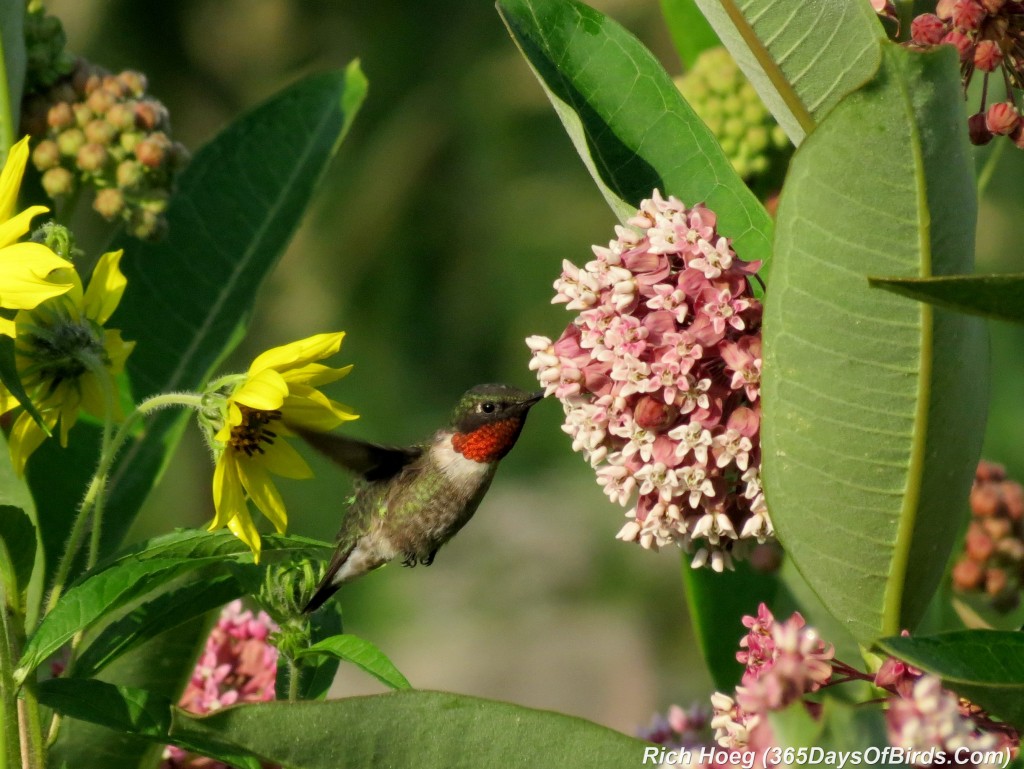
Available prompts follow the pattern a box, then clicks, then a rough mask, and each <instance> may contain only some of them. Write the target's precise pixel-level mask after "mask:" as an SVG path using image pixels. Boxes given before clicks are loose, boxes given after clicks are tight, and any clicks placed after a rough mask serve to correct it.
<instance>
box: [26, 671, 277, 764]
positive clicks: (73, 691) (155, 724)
mask: <svg viewBox="0 0 1024 769" xmlns="http://www.w3.org/2000/svg"><path fill="white" fill-rule="evenodd" d="M38 692H39V701H40V702H41V703H42V704H44V705H46V706H47V707H50V708H53V709H54V710H55V711H57V712H58V713H60V714H62V715H64V716H67V717H68V718H75V719H80V720H83V721H88V722H90V723H94V724H99V725H100V726H104V727H106V728H108V729H112V730H114V731H117V732H123V733H127V734H132V735H135V736H138V737H143V738H145V739H147V740H151V741H155V742H158V743H161V744H166V743H168V742H176V743H177V744H179V745H181V746H182V747H184V748H187V749H199V750H201V751H202V752H203V753H204V754H205V755H208V756H210V757H211V758H216V759H217V760H219V761H223V762H226V763H230V764H237V765H239V766H245V767H251V768H252V769H259V762H258V761H255V760H254V759H253V758H251V754H249V753H248V751H244V750H239V749H237V748H224V747H222V746H220V745H219V744H218V741H217V740H216V739H215V738H213V737H211V738H210V739H205V740H201V741H198V742H197V741H193V740H190V739H188V738H185V739H184V740H181V741H179V740H177V739H175V738H171V737H170V735H169V732H170V727H171V712H172V704H171V702H170V700H168V699H167V698H166V697H161V696H159V695H156V694H153V693H152V692H148V691H146V690H144V689H136V688H133V687H128V686H115V685H113V684H108V683H105V682H103V681H94V680H85V679H79V678H54V679H51V680H49V681H42V682H41V683H40V684H39V688H38ZM79 758H81V756H79ZM95 758H96V756H92V759H95Z"/></svg>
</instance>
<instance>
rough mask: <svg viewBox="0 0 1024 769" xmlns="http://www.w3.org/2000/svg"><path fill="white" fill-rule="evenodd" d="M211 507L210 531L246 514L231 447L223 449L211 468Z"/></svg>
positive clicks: (236, 465)
mask: <svg viewBox="0 0 1024 769" xmlns="http://www.w3.org/2000/svg"><path fill="white" fill-rule="evenodd" d="M213 508H214V510H215V511H216V515H214V517H213V521H212V522H211V523H210V526H209V530H210V531H213V530H214V529H219V528H221V527H223V526H227V525H228V521H230V520H231V519H232V518H234V517H235V516H237V515H241V514H243V513H244V514H246V515H248V510H247V508H246V506H245V494H244V493H243V491H242V481H241V480H240V479H239V477H238V462H237V461H236V457H235V452H234V451H233V450H232V449H225V450H224V453H223V454H221V455H220V459H218V460H217V465H216V467H214V468H213Z"/></svg>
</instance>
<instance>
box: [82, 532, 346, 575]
mask: <svg viewBox="0 0 1024 769" xmlns="http://www.w3.org/2000/svg"><path fill="white" fill-rule="evenodd" d="M324 550H333V545H331V544H329V543H327V542H322V541H321V540H318V539H310V538H309V537H300V536H296V535H294V534H291V535H284V534H265V535H263V552H264V553H310V554H315V555H318V556H322V555H323V551H324ZM149 558H182V559H188V558H223V559H228V558H232V559H233V560H239V559H241V560H243V561H249V560H251V551H250V550H249V548H248V547H247V546H246V545H245V543H244V542H242V541H241V540H240V539H239V538H238V537H236V536H235V535H234V534H232V533H231V532H230V531H227V530H220V531H213V532H210V531H206V530H205V529H176V530H175V531H172V532H171V533H169V534H161V535H160V536H159V537H153V538H152V539H147V540H144V541H142V542H139V543H137V544H135V545H132V546H131V547H128V548H125V549H124V550H122V551H121V552H120V553H118V554H117V555H115V556H112V557H111V558H109V559H107V560H106V561H105V562H103V563H101V564H99V565H98V566H97V567H96V568H95V569H94V571H102V570H103V569H106V568H110V567H111V566H114V565H116V564H119V563H123V562H127V561H135V560H140V559H142V560H144V559H149Z"/></svg>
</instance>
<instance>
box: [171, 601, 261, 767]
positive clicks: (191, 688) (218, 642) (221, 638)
mask: <svg viewBox="0 0 1024 769" xmlns="http://www.w3.org/2000/svg"><path fill="white" fill-rule="evenodd" d="M277 629H278V628H277V624H276V623H275V622H274V621H273V620H272V619H270V617H269V616H267V614H266V613H265V612H262V611H261V612H260V613H259V614H257V615H253V613H252V612H251V611H249V610H245V611H243V610H242V602H241V601H233V602H231V603H229V604H228V605H227V606H225V607H224V609H223V610H222V611H221V615H220V618H219V619H218V620H217V624H216V625H215V626H214V628H213V630H212V631H210V636H209V638H207V640H206V647H205V648H204V650H203V653H202V655H201V656H200V657H199V661H198V662H197V663H196V667H195V670H193V671H192V678H191V680H190V681H189V683H188V686H187V687H186V688H185V692H184V694H182V696H181V700H180V702H179V705H180V706H181V707H182V708H184V709H185V710H187V711H189V712H190V713H196V714H200V715H201V714H203V713H212V712H213V711H216V710H220V709H221V708H224V707H227V706H228V705H234V704H236V703H239V702H269V701H270V700H273V699H274V685H275V683H276V680H277V649H276V648H274V646H272V645H271V643H270V641H269V640H268V639H269V636H270V634H271V633H273V632H275V631H276V630H277ZM163 758H164V760H163V763H162V764H161V765H160V767H161V769H221V768H222V767H223V769H227V767H225V766H224V764H221V763H220V762H218V761H214V760H213V759H209V758H203V757H201V756H195V755H193V754H191V753H188V752H186V751H184V750H182V749H181V748H178V747H175V746H173V745H168V746H167V747H166V748H165V749H164V755H163Z"/></svg>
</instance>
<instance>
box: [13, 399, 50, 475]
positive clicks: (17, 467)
mask: <svg viewBox="0 0 1024 769" xmlns="http://www.w3.org/2000/svg"><path fill="white" fill-rule="evenodd" d="M42 417H43V421H44V422H45V423H46V426H47V427H48V428H49V429H50V430H53V427H54V425H55V424H57V412H56V411H46V412H43V414H42ZM45 440H46V433H44V432H43V430H42V428H41V427H39V425H37V424H36V422H35V420H34V419H32V417H31V416H29V415H28V412H25V411H23V412H22V413H21V415H20V416H19V417H18V418H17V419H16V420H15V422H14V427H12V428H11V434H10V435H9V436H8V437H7V441H8V443H9V444H10V449H11V464H13V465H14V472H15V473H17V475H18V477H19V478H20V477H21V476H23V475H24V474H25V465H26V463H27V462H28V458H29V457H30V456H32V452H33V451H35V450H36V449H38V448H39V447H40V446H41V445H42V443H43V441H45Z"/></svg>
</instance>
